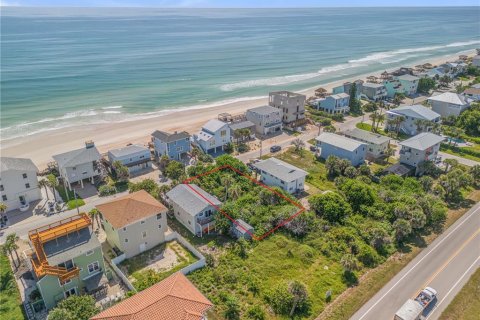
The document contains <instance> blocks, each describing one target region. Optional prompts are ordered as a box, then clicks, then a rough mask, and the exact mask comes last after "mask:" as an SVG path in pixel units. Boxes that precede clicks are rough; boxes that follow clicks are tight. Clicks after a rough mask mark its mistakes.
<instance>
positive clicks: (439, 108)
mask: <svg viewBox="0 0 480 320" xmlns="http://www.w3.org/2000/svg"><path fill="white" fill-rule="evenodd" d="M428 102H430V104H431V105H432V110H433V111H435V112H436V113H438V114H440V115H441V116H442V117H448V116H456V117H458V116H459V115H460V113H462V112H463V110H465V109H467V108H468V107H469V102H468V98H466V97H465V96H463V95H460V94H457V93H453V92H444V93H441V94H436V95H435V94H434V95H432V96H431V97H430V98H428Z"/></svg>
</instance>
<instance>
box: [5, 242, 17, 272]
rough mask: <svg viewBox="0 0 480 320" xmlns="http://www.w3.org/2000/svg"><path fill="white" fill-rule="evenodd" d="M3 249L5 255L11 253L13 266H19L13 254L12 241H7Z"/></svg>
mask: <svg viewBox="0 0 480 320" xmlns="http://www.w3.org/2000/svg"><path fill="white" fill-rule="evenodd" d="M2 251H3V254H4V255H9V256H10V259H11V260H12V262H13V266H14V267H15V268H17V264H16V263H15V259H13V255H12V249H11V243H9V242H7V241H5V243H4V244H3V246H2Z"/></svg>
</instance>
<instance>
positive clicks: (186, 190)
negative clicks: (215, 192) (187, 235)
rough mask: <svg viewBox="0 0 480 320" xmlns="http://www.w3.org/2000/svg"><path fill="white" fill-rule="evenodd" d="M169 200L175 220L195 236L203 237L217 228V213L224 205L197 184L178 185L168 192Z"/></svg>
mask: <svg viewBox="0 0 480 320" xmlns="http://www.w3.org/2000/svg"><path fill="white" fill-rule="evenodd" d="M167 199H168V201H169V203H170V205H171V206H172V212H173V214H174V215H175V218H176V219H177V220H178V221H180V223H181V224H183V225H184V226H185V227H186V228H187V229H188V230H190V232H192V233H193V234H194V235H196V236H200V237H202V236H203V234H204V233H207V234H208V233H210V231H211V230H213V229H214V228H215V213H216V212H217V208H218V207H219V206H220V205H221V204H222V203H221V202H220V201H219V200H218V199H217V198H215V197H214V196H212V195H211V194H209V193H208V192H206V191H204V190H203V189H201V188H200V187H199V186H197V185H196V184H188V185H187V184H179V185H177V186H176V187H175V188H173V189H172V190H170V191H169V192H167Z"/></svg>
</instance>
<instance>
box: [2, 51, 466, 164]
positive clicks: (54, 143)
mask: <svg viewBox="0 0 480 320" xmlns="http://www.w3.org/2000/svg"><path fill="white" fill-rule="evenodd" d="M457 57H458V56H457V55H455V56H443V57H439V58H436V59H429V60H425V61H418V62H417V63H416V64H415V65H417V64H423V63H427V62H429V63H431V64H433V65H438V64H441V63H443V62H445V61H447V60H453V59H456V58H457ZM381 72H383V70H381ZM369 75H371V73H370V74H365V75H361V76H356V77H354V78H347V79H342V80H339V81H335V82H331V83H319V84H318V86H317V87H315V88H310V89H307V90H303V91H300V92H301V93H303V94H305V95H307V97H309V96H312V95H313V94H314V90H315V89H316V88H318V87H320V86H321V87H324V88H325V89H327V90H328V91H331V89H332V88H333V87H335V86H338V85H340V84H342V83H343V82H345V81H353V80H356V79H365V78H366V77H367V76H369ZM378 75H379V74H377V76H378ZM267 98H268V97H267V96H265V97H264V98H261V99H256V100H250V101H242V102H234V103H229V104H225V105H220V106H215V107H210V108H204V109H191V110H182V111H177V112H172V113H170V114H167V115H163V116H155V117H152V118H149V119H143V120H133V121H128V122H121V123H110V124H98V125H97V124H96V125H88V126H78V127H71V128H66V129H58V130H52V131H48V132H43V133H39V134H36V135H32V136H25V137H22V138H15V139H11V140H5V141H2V142H1V149H0V152H1V155H2V156H11V157H22V158H30V159H32V160H33V162H34V163H35V164H36V165H37V166H38V167H39V168H40V169H43V168H44V167H46V165H47V163H48V162H51V161H53V159H52V155H54V154H58V153H61V152H66V151H69V150H73V149H78V148H81V147H82V146H83V145H84V142H85V141H86V140H93V141H94V142H95V144H96V146H97V147H98V149H99V150H100V152H102V153H103V152H106V151H107V150H109V149H112V148H117V147H121V146H124V145H126V144H128V143H139V144H143V145H146V144H147V143H148V142H149V141H150V134H151V133H152V132H153V131H155V130H157V129H158V130H163V131H180V130H185V131H187V132H189V133H191V134H193V133H196V132H197V131H198V130H199V129H200V128H201V126H202V125H203V124H204V123H205V122H207V121H208V120H209V119H213V118H216V117H217V116H218V114H219V113H222V112H228V113H231V114H239V113H242V112H245V110H247V109H249V108H252V107H255V106H260V105H265V104H267V103H268V99H267Z"/></svg>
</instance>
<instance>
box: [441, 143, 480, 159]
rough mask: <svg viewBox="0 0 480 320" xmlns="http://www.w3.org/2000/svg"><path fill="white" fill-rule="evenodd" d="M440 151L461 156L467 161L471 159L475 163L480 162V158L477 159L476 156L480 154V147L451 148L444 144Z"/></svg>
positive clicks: (475, 145)
mask: <svg viewBox="0 0 480 320" xmlns="http://www.w3.org/2000/svg"><path fill="white" fill-rule="evenodd" d="M440 151H443V152H445V153H448V154H452V155H455V156H459V157H462V158H465V159H470V160H473V161H478V162H480V157H477V156H476V155H475V154H480V145H477V144H474V145H473V146H472V147H451V146H448V145H447V144H444V143H443V144H442V145H441V146H440Z"/></svg>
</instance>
